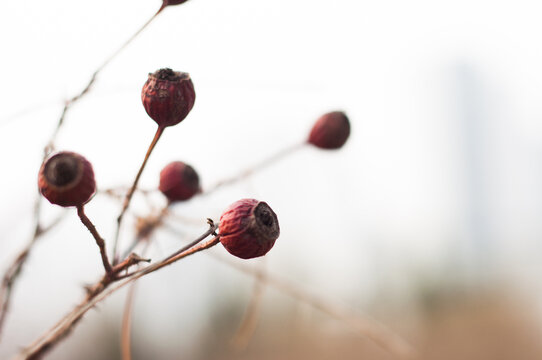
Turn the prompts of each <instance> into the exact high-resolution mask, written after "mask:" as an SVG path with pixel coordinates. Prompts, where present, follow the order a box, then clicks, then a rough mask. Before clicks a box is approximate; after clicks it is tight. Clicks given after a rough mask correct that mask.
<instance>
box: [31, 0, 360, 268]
mask: <svg viewBox="0 0 542 360" xmlns="http://www.w3.org/2000/svg"><path fill="white" fill-rule="evenodd" d="M182 2H184V1H169V2H168V3H169V4H178V3H182ZM195 98H196V95H195V91H194V86H193V84H192V80H191V79H190V75H189V74H187V73H183V72H175V71H173V70H171V69H168V68H165V69H160V70H158V71H156V72H155V73H152V74H149V77H148V80H147V81H146V83H145V85H144V86H143V90H142V92H141V100H142V102H143V106H144V108H145V110H146V111H147V114H148V115H149V116H150V117H151V118H152V119H153V120H154V121H155V122H156V123H157V124H158V126H159V127H161V128H165V127H168V126H172V125H175V124H178V123H179V122H181V121H182V120H184V119H185V118H186V116H187V115H188V113H189V112H190V110H191V109H192V107H193V106H194V102H195ZM349 135H350V123H349V121H348V118H347V117H346V115H345V114H344V113H343V112H331V113H327V114H324V115H323V116H321V117H320V118H319V119H318V120H317V121H316V123H315V125H314V126H313V128H312V130H311V132H310V135H309V137H308V139H307V143H309V144H312V145H314V146H316V147H319V148H322V149H338V148H340V147H342V146H343V145H344V143H345V142H346V140H347V139H348V136H349ZM38 186H39V189H40V192H41V193H42V195H43V196H44V197H45V198H47V200H49V201H50V202H51V203H53V204H57V205H60V206H75V207H82V206H83V205H84V204H86V203H87V202H88V201H90V199H91V198H92V196H93V195H94V193H95V192H96V182H95V180H94V171H93V169H92V165H91V164H90V162H89V161H87V160H86V159H85V158H84V157H83V156H81V155H79V154H76V153H73V152H68V151H63V152H58V153H56V154H53V155H52V156H50V157H49V158H48V159H46V160H45V162H44V163H43V164H42V166H41V169H40V172H39V176H38ZM159 190H160V191H161V192H162V194H164V195H165V197H166V198H167V199H168V201H169V202H178V201H186V200H188V199H190V198H192V197H193V196H194V195H196V194H197V193H199V192H200V191H201V187H200V183H199V176H198V174H197V172H196V171H195V170H194V168H192V167H191V166H190V165H188V164H185V163H183V162H181V161H175V162H172V163H170V164H168V165H167V166H166V167H165V168H164V169H163V170H162V171H161V172H160V185H159ZM279 233H280V229H279V225H278V220H277V215H276V214H275V213H274V212H273V210H272V209H271V208H270V207H269V205H267V204H266V203H265V202H261V201H257V200H254V199H242V200H239V201H237V202H235V203H233V204H232V205H230V207H228V208H227V209H226V211H224V213H223V214H222V216H221V218H220V224H219V235H220V242H221V243H222V244H223V245H224V247H225V248H226V250H228V252H230V253H231V254H233V255H235V256H238V257H240V258H243V259H249V258H254V257H258V256H262V255H265V254H266V253H267V252H268V251H269V250H270V249H271V248H272V247H273V245H274V243H275V240H276V239H277V238H278V236H279Z"/></svg>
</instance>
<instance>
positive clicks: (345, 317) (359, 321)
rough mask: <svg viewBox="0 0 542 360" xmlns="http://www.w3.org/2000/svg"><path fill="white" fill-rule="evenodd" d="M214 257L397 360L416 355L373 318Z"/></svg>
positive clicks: (412, 357) (273, 277) (235, 263)
mask: <svg viewBox="0 0 542 360" xmlns="http://www.w3.org/2000/svg"><path fill="white" fill-rule="evenodd" d="M212 255H213V257H214V258H216V259H218V260H220V261H222V262H224V263H226V264H228V265H229V266H231V267H233V268H235V269H237V270H239V271H241V272H243V273H245V274H247V275H251V276H254V277H256V278H257V279H261V281H264V282H265V283H266V284H267V285H269V286H272V287H273V288H275V289H277V290H279V291H280V292H282V293H284V294H287V295H289V296H291V297H293V298H295V299H297V300H298V301H300V302H302V303H305V304H308V305H310V306H312V307H314V308H316V309H318V310H320V311H322V312H324V313H326V314H328V315H330V316H332V317H334V318H336V319H338V320H340V321H342V322H343V323H345V324H347V325H349V326H350V327H352V329H354V330H355V331H356V332H358V333H359V334H360V335H362V336H364V337H367V338H369V339H371V340H372V341H373V342H375V343H376V344H377V345H379V346H380V347H381V348H383V349H384V350H386V351H387V352H389V353H390V354H392V355H394V356H395V357H396V358H397V359H404V360H407V359H409V360H411V359H417V358H418V355H417V352H416V351H415V349H414V348H413V347H412V346H411V345H410V344H409V343H408V342H407V341H406V340H404V339H403V338H401V337H400V336H399V335H397V334H395V333H394V332H392V331H391V330H390V329H388V328H387V327H386V326H384V325H383V324H381V323H379V322H377V321H376V320H373V319H370V318H367V317H362V316H360V315H359V314H357V313H356V311H354V310H353V309H349V308H348V307H346V306H343V305H341V304H339V303H337V302H336V301H333V300H329V299H324V298H321V297H317V296H315V295H313V294H311V293H309V292H307V291H304V290H302V289H301V288H300V287H299V285H295V284H293V283H290V282H287V281H286V280H284V279H280V278H278V277H276V276H272V275H271V274H269V273H267V272H263V271H262V270H259V269H254V268H251V267H248V266H246V265H242V264H240V263H239V262H237V261H233V260H232V259H230V258H225V257H223V256H219V255H218V254H212Z"/></svg>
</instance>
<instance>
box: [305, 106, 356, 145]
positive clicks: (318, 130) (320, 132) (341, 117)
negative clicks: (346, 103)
mask: <svg viewBox="0 0 542 360" xmlns="http://www.w3.org/2000/svg"><path fill="white" fill-rule="evenodd" d="M349 135H350V121H348V118H347V117H346V115H345V113H343V112H342V111H333V112H330V113H327V114H324V115H322V116H321V117H320V118H319V119H318V120H317V121H316V123H315V124H314V126H313V127H312V130H311V133H310V135H309V139H308V142H309V143H310V144H312V145H314V146H316V147H319V148H321V149H339V148H340V147H342V146H343V145H344V143H345V142H346V140H347V139H348V136H349Z"/></svg>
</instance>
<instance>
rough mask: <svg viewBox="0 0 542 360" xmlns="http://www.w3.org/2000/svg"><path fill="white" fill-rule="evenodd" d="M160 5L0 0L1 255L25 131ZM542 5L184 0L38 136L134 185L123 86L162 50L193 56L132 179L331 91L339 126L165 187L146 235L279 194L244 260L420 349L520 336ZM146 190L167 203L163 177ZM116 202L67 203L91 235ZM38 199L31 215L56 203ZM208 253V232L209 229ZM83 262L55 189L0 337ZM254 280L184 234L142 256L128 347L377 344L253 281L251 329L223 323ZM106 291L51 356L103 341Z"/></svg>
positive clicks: (534, 237)
mask: <svg viewBox="0 0 542 360" xmlns="http://www.w3.org/2000/svg"><path fill="white" fill-rule="evenodd" d="M159 6H160V1H159V0H113V1H111V0H109V1H105V0H94V1H68V0H54V1H47V2H44V1H37V0H29V1H24V2H14V1H3V2H0V43H1V44H2V56H1V58H0V64H1V66H2V69H3V70H4V71H3V74H2V77H3V86H1V87H0V98H1V99H2V101H1V104H2V106H1V107H0V154H1V155H0V156H1V159H2V160H1V163H2V169H3V171H2V172H1V174H2V177H1V180H0V184H1V186H0V199H1V200H2V202H1V204H0V218H1V219H2V221H0V234H1V241H0V260H1V262H0V264H4V265H3V266H2V271H3V269H4V268H5V267H6V266H7V264H8V263H9V261H11V259H12V258H13V256H15V254H16V253H17V251H18V250H19V249H21V248H22V247H23V246H24V244H25V243H26V241H27V239H28V238H29V236H30V235H31V234H30V233H31V228H32V207H33V202H34V198H35V194H36V176H37V171H38V169H39V166H40V162H41V156H42V149H43V146H44V145H45V144H46V142H47V140H48V138H49V137H50V134H51V133H52V131H53V129H54V127H55V125H56V122H57V119H58V117H59V115H60V112H61V110H62V106H63V101H64V100H65V99H67V98H69V97H71V96H73V95H74V94H76V93H78V92H79V91H80V90H81V89H82V87H84V85H85V84H86V83H87V81H88V79H89V77H90V75H91V74H92V72H93V71H94V69H95V68H96V67H97V66H99V65H100V64H101V63H102V61H103V60H104V59H105V58H106V57H107V56H109V55H110V54H111V53H112V52H113V51H114V50H115V49H116V48H117V47H118V46H119V45H120V44H121V43H122V42H124V41H125V40H126V39H127V38H128V37H129V36H130V35H131V34H132V33H133V32H134V31H135V30H137V29H138V27H139V26H140V25H142V24H143V23H144V22H145V21H146V20H147V19H148V18H149V17H150V16H151V15H152V14H153V13H154V12H155V11H156V10H157V9H158V8H159ZM540 10H542V9H541V6H540V4H539V2H537V1H526V0H525V1H514V2H512V1H489V0H474V1H473V0H469V1H467V0H456V1H428V0H426V1H421V0H414V1H408V2H405V1H399V0H385V1H378V2H377V1H349V0H335V1H333V2H330V1H323V0H311V1H309V0H295V1H292V0H289V1H287V0H277V1H272V2H264V1H253V0H231V1H222V0H207V1H202V0H190V1H188V2H187V3H186V4H183V5H180V6H175V7H170V8H167V9H166V10H165V11H164V12H163V13H162V14H161V15H160V16H159V17H158V18H157V19H156V20H155V21H154V22H153V23H152V24H151V25H150V26H149V28H148V29H147V30H146V31H145V32H143V33H142V34H141V36H140V37H139V38H137V39H136V40H135V41H134V42H133V43H132V44H131V45H130V46H129V47H128V48H127V49H125V51H124V52H122V53H121V54H120V55H119V56H118V57H117V58H116V59H115V60H114V61H112V62H111V63H110V64H109V66H108V67H107V68H106V69H105V70H104V71H103V72H102V73H101V74H100V76H99V78H98V79H97V81H96V83H95V85H94V86H93V88H92V92H91V93H90V94H89V95H88V96H87V97H86V98H84V99H83V100H82V101H80V102H79V103H77V104H76V105H75V106H74V107H73V108H72V110H71V111H70V113H69V115H68V117H67V118H66V124H65V126H64V127H63V128H62V130H61V133H60V136H59V138H58V141H57V147H58V148H59V149H66V150H73V151H77V152H79V153H81V154H83V155H84V156H86V157H87V158H88V159H89V160H90V161H91V162H92V163H93V165H94V169H95V172H96V176H97V181H98V186H99V188H101V189H107V188H111V187H117V186H126V185H128V184H130V183H131V181H132V179H133V177H134V176H135V173H136V172H137V169H138V167H139V164H140V162H141V161H142V158H143V156H144V154H145V151H146V148H147V146H148V143H149V142H150V140H151V139H152V136H153V134H154V131H155V124H154V122H153V121H152V120H150V118H148V116H147V115H146V113H145V111H144V109H143V107H142V105H141V102H140V91H141V87H142V85H143V83H144V82H145V80H146V78H147V74H148V73H149V72H153V71H154V70H156V69H158V68H161V67H171V68H173V69H175V70H181V71H187V72H189V73H190V74H191V76H192V79H193V81H194V85H195V88H196V92H197V100H196V105H195V107H194V109H193V111H192V113H191V114H190V115H189V117H188V118H187V119H186V120H185V121H183V122H182V123H181V124H180V125H178V126H176V127H174V128H170V129H167V131H166V132H165V134H164V136H163V137H162V139H161V140H160V143H159V144H158V146H157V148H156V150H155V152H154V153H153V155H152V157H151V159H150V162H149V164H148V167H147V168H146V170H145V173H144V174H143V177H142V179H141V187H143V188H145V189H153V188H156V187H157V184H158V173H159V171H160V169H161V168H162V167H163V166H165V165H166V164H167V163H168V162H170V161H173V160H183V161H185V162H187V163H189V164H192V165H193V166H194V167H195V168H196V170H197V171H198V172H199V174H200V177H201V179H202V182H203V188H204V189H205V188H206V187H209V186H211V185H212V184H214V183H216V182H217V181H220V180H221V179H224V178H228V177H230V176H233V175H235V174H237V173H239V172H240V171H242V170H243V169H245V168H247V167H250V166H251V164H254V163H257V162H259V161H260V160H261V159H264V158H266V157H268V156H271V155H272V154H274V153H275V152H277V151H280V150H281V149H283V148H285V147H288V146H290V145H292V144H295V143H297V142H299V141H303V140H304V139H305V138H306V137H307V135H308V131H309V130H310V128H311V126H312V124H313V122H314V121H315V119H316V118H317V117H318V116H320V115H321V114H322V113H324V112H327V111H332V110H344V111H345V112H346V113H347V114H348V115H349V117H350V119H351V124H352V134H351V137H350V139H349V141H348V143H347V144H346V145H345V147H344V148H343V149H341V150H339V151H334V152H325V151H319V150H317V149H314V148H310V147H306V148H303V149H301V150H300V151H298V152H296V153H294V154H292V155H291V156H288V157H286V158H285V159H284V160H283V161H281V162H279V163H276V164H273V165H272V166H269V167H267V168H266V169H264V170H263V171H261V172H258V173H257V174H254V175H253V176H252V177H250V178H249V179H247V180H246V181H243V182H240V183H238V184H235V185H232V186H229V187H224V188H222V189H221V190H220V191H217V192H216V193H213V194H212V195H209V196H206V197H197V198H194V199H193V200H191V201H189V202H187V203H186V204H180V205H177V206H175V207H174V208H173V211H174V213H175V216H172V217H170V218H169V220H168V222H167V228H164V229H162V230H160V231H159V232H157V233H156V235H155V237H154V245H153V247H152V248H151V250H150V256H151V257H152V258H153V259H159V258H161V257H163V256H165V255H166V254H169V253H170V252H172V251H173V250H174V249H177V248H179V247H180V246H182V244H184V243H185V241H187V240H190V239H192V238H194V237H195V236H196V235H198V234H200V233H201V232H203V231H204V230H205V229H206V227H207V225H206V224H205V218H207V217H211V218H214V219H215V220H218V218H219V216H220V213H221V212H222V210H223V209H224V208H225V207H226V206H227V205H229V204H230V203H231V202H233V201H235V200H237V199H239V198H243V197H255V198H258V199H262V200H265V201H267V202H268V203H269V204H270V205H271V206H272V207H273V209H275V211H276V212H277V214H278V216H279V219H280V224H281V229H282V233H281V237H280V239H279V240H278V241H277V243H276V245H275V247H274V248H273V250H272V251H271V252H270V253H269V254H268V256H266V257H265V258H264V259H261V260H252V261H249V262H248V263H249V265H251V266H254V267H255V268H258V269H266V271H269V273H270V274H273V275H274V276H279V277H281V278H284V279H287V280H289V281H291V282H292V283H293V284H295V285H296V286H299V288H300V289H303V290H306V291H308V292H310V293H312V294H315V295H317V296H324V297H326V298H328V299H331V300H333V301H336V302H337V303H340V304H346V305H347V306H349V307H350V308H352V309H353V314H354V313H359V314H365V315H368V316H370V317H372V318H374V319H377V320H379V321H381V322H382V323H384V324H385V325H387V326H388V327H389V328H391V329H392V330H394V331H395V332H397V333H399V334H400V335H401V336H403V337H404V338H406V339H408V340H409V341H410V342H411V343H412V344H414V345H415V346H416V347H417V348H418V349H419V351H420V353H421V355H422V358H427V359H459V358H461V359H478V360H480V359H539V358H540V357H541V356H542V352H541V350H542V349H541V347H542V346H541V345H540V342H539V341H537V339H539V338H540V335H541V334H540V330H541V325H542V300H541V296H542V281H541V280H540V274H541V273H542V265H541V264H542V262H541V261H540V256H541V255H540V254H541V252H542V242H541V235H542V222H541V220H540V219H541V215H542V186H541V184H542V102H541V101H540V96H541V94H542V70H541V64H542V47H541V45H540V36H539V35H540V34H541V33H542V23H541V22H540V20H539V14H540ZM151 201H152V203H153V204H155V206H157V207H159V206H162V205H163V204H164V203H165V201H164V199H162V198H161V197H160V195H159V194H153V195H152V196H151ZM119 207H120V204H119V202H118V201H116V200H114V199H111V198H109V197H107V196H103V195H97V196H96V197H95V199H94V200H93V201H92V202H91V203H89V205H88V206H87V213H88V215H89V217H90V218H91V219H92V220H93V221H94V223H95V224H96V226H97V227H98V229H99V231H100V232H101V233H102V235H103V236H104V237H105V238H106V240H107V239H108V238H111V237H112V235H113V233H114V225H115V218H116V216H117V215H118V211H119ZM43 211H44V219H45V220H46V221H47V219H49V220H50V219H54V218H55V217H56V216H57V214H58V213H59V211H60V209H58V208H55V207H53V206H52V205H49V204H44V206H43ZM149 211H150V208H149V205H148V203H147V201H145V199H143V198H142V197H141V196H138V197H137V198H136V199H135V202H134V206H133V212H131V216H130V219H128V220H129V221H128V222H127V224H128V226H126V227H125V228H126V229H127V231H126V232H125V233H124V234H123V237H122V240H123V241H124V243H126V242H128V241H129V240H130V237H131V230H130V229H131V227H130V224H133V219H134V216H135V215H139V216H144V215H146V214H148V213H149ZM171 229H173V231H172V230H171ZM210 253H216V254H219V255H220V254H221V255H225V251H224V249H222V248H221V247H220V246H218V247H216V248H215V249H212V250H211V251H210ZM234 261H235V260H234ZM236 261H240V260H236ZM101 271H102V269H101V264H100V259H99V256H98V251H97V249H96V246H95V244H94V242H93V240H92V238H91V237H90V235H89V234H88V232H87V230H86V229H85V228H84V227H83V226H81V224H80V223H79V222H78V219H77V217H76V216H75V211H71V212H70V213H69V214H68V215H67V216H66V218H65V219H64V220H63V221H62V223H61V224H60V225H59V226H58V227H56V228H55V230H54V231H51V232H50V233H49V234H47V236H44V237H43V238H42V239H41V240H40V241H39V242H38V244H37V245H36V246H35V248H34V251H33V252H32V255H31V257H30V259H29V261H28V263H27V265H26V266H25V269H24V272H23V274H22V276H21V277H20V279H19V281H18V283H17V284H16V287H15V290H14V298H13V305H12V307H11V310H10V313H9V316H8V319H7V322H6V324H5V329H4V334H3V338H2V342H1V343H0V357H1V358H9V357H10V356H11V355H12V354H14V353H16V352H17V351H18V349H20V348H21V347H22V346H24V345H26V344H28V343H29V342H31V341H32V340H33V339H35V338H36V337H37V336H38V335H40V334H41V333H43V332H44V331H45V330H46V329H47V328H49V327H50V326H52V325H53V324H54V322H55V321H56V320H57V319H58V318H60V317H61V316H62V315H63V314H64V313H65V312H67V311H68V310H69V309H70V308H71V307H72V306H73V305H75V304H76V303H77V302H78V301H79V299H80V298H81V297H82V296H83V290H82V289H83V286H84V285H85V284H88V283H91V282H93V281H95V279H97V278H98V276H99V275H100V274H101ZM254 284H255V281H254V279H253V278H252V277H251V276H249V275H247V274H246V273H243V272H239V271H238V270H235V269H234V268H232V267H231V266H228V265H227V264H224V263H221V262H218V261H216V260H215V259H214V258H213V257H211V256H209V254H204V253H202V254H199V255H197V256H194V257H192V258H189V259H186V260H185V261H181V262H179V263H177V264H175V265H174V266H171V267H169V268H166V269H164V270H162V271H160V272H158V273H155V274H153V275H150V276H148V277H146V278H145V279H143V280H142V281H140V282H139V285H138V288H137V296H136V300H135V305H134V306H135V308H134V317H133V344H134V346H133V350H134V359H181V358H182V359H301V358H312V359H337V358H343V359H357V358H371V359H373V358H374V359H381V358H382V359H388V358H391V357H390V356H389V355H388V354H387V353H385V352H383V351H382V350H381V349H380V348H379V347H378V346H377V345H375V344H374V343H373V342H371V341H369V340H367V339H366V338H364V337H362V336H359V334H357V333H355V332H353V331H352V329H351V328H350V327H349V326H348V325H346V324H344V323H342V322H340V321H337V320H335V319H332V318H331V317H329V316H327V315H325V314H322V313H321V312H319V311H318V310H315V309H313V308H312V307H310V306H308V305H306V304H303V303H302V302H299V301H296V300H294V299H292V298H290V297H288V296H286V295H284V294H282V293H281V292H279V291H276V290H274V289H273V288H272V287H268V286H267V287H266V286H265V284H264V285H263V287H264V292H263V297H262V301H261V303H260V306H259V310H258V312H257V314H258V322H257V324H256V329H255V332H254V335H253V337H251V338H249V339H248V340H249V341H248V343H247V344H246V346H234V345H232V339H233V338H234V337H235V334H236V332H237V329H238V327H239V325H240V323H241V321H242V318H243V314H244V313H245V310H246V308H247V307H248V306H249V304H250V303H251V296H252V295H251V294H252V292H253V287H254ZM124 297H125V292H123V291H121V292H119V293H117V294H116V295H115V296H113V297H111V298H109V299H108V300H107V301H105V302H104V303H102V304H101V305H100V306H99V307H98V308H97V309H96V310H92V311H91V312H89V313H88V314H87V316H86V317H85V319H84V322H83V323H82V324H81V325H80V326H79V327H78V328H77V329H76V330H75V331H74V333H73V334H72V335H71V336H70V338H69V339H68V340H66V341H65V342H63V343H62V344H61V345H60V346H59V347H58V348H57V349H55V350H54V352H53V353H51V354H50V358H51V359H73V358H74V357H75V356H77V358H78V359H80V360H83V359H116V358H120V355H119V336H120V335H119V334H120V319H121V313H122V307H123V302H124ZM234 343H235V342H234ZM237 345H239V344H237Z"/></svg>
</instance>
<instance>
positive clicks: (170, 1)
mask: <svg viewBox="0 0 542 360" xmlns="http://www.w3.org/2000/svg"><path fill="white" fill-rule="evenodd" d="M187 1H188V0H164V1H163V6H168V5H179V4H182V3H185V2H187Z"/></svg>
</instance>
